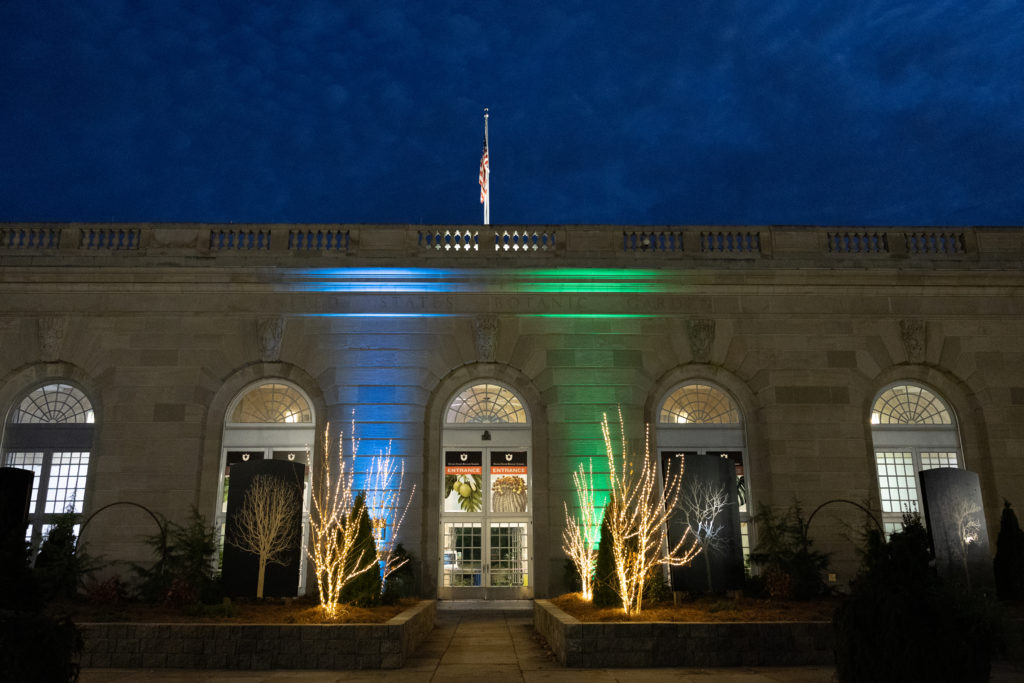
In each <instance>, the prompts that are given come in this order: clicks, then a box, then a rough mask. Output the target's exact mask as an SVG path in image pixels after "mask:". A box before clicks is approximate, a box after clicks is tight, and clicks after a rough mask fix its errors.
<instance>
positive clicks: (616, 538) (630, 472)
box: [601, 409, 701, 615]
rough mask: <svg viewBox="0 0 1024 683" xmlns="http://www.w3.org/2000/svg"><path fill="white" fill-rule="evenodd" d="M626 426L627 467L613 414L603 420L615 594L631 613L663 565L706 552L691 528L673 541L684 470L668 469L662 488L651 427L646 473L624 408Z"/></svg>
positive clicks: (647, 437) (621, 424)
mask: <svg viewBox="0 0 1024 683" xmlns="http://www.w3.org/2000/svg"><path fill="white" fill-rule="evenodd" d="M619 428H620V430H621V436H622V439H621V441H622V443H621V451H620V452H621V458H620V460H621V470H620V468H619V467H616V457H615V452H614V451H615V449H614V448H613V446H612V439H611V429H610V428H609V427H608V416H607V415H603V416H602V418H601V433H602V436H603V437H604V445H605V451H606V455H607V457H608V469H609V480H610V486H611V500H610V501H609V504H608V507H607V508H606V509H605V519H606V520H608V522H609V525H608V526H609V530H610V531H611V540H612V555H613V557H614V560H615V578H616V584H617V585H616V586H615V592H616V593H617V594H618V596H619V599H620V600H621V601H622V609H623V611H624V612H625V613H626V614H627V615H633V614H638V613H639V612H640V611H641V609H642V601H643V594H644V584H645V582H646V581H647V577H648V576H649V575H650V574H651V573H652V571H654V570H655V569H656V568H657V567H659V566H662V565H667V566H673V567H682V566H686V565H688V564H690V563H691V562H693V560H694V559H695V558H696V557H697V556H698V555H699V554H700V552H701V547H700V543H699V539H698V538H697V537H696V535H695V534H693V533H691V531H690V529H689V528H687V529H686V531H685V532H684V533H683V534H682V536H681V537H680V538H679V540H678V542H676V543H675V544H674V545H671V546H670V545H669V541H668V520H669V517H670V515H671V514H672V511H673V510H674V509H675V507H676V505H677V504H678V502H679V491H680V483H681V479H682V472H681V471H680V472H679V473H678V474H669V473H666V480H665V485H664V488H662V487H660V486H658V476H657V467H656V465H655V462H654V459H653V458H652V457H651V446H650V427H649V426H648V427H647V428H646V430H645V438H644V451H643V454H642V459H640V463H639V465H640V471H639V473H637V472H636V469H635V463H636V461H637V459H638V458H637V457H636V456H634V455H633V454H631V453H630V451H629V447H628V443H627V441H626V430H625V425H624V422H623V419H622V411H621V409H620V410H619Z"/></svg>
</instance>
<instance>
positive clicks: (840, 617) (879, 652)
mask: <svg viewBox="0 0 1024 683" xmlns="http://www.w3.org/2000/svg"><path fill="white" fill-rule="evenodd" d="M866 536H867V538H866V544H865V546H866V547H865V549H864V551H863V553H862V555H863V566H862V569H861V571H860V573H859V574H858V576H857V578H856V579H855V580H854V581H853V583H852V586H851V593H850V596H849V597H848V598H847V599H846V600H845V601H844V603H843V604H842V605H841V606H840V607H839V608H838V609H837V610H836V613H835V616H834V618H833V625H834V627H835V633H836V673H837V675H838V678H839V680H840V681H844V682H850V681H854V682H860V681H871V682H872V683H875V682H879V683H882V682H886V681H910V680H920V681H925V680H944V681H958V682H964V683H967V682H972V681H987V680H988V676H989V669H990V659H991V649H992V645H993V640H994V638H995V634H996V627H995V624H996V622H995V619H994V617H993V615H992V612H991V606H990V605H989V604H988V603H986V602H985V601H984V600H983V599H982V598H980V597H977V596H970V595H967V594H964V593H962V592H960V591H953V590H950V589H948V588H947V587H946V586H943V585H942V583H941V582H940V581H939V579H938V577H937V576H936V574H935V572H934V569H933V568H932V567H931V566H930V565H929V562H930V560H931V554H930V552H929V549H928V534H927V532H926V531H925V529H924V527H923V526H922V525H921V522H920V519H919V518H917V517H913V518H911V517H907V518H906V519H905V520H904V528H903V530H902V531H899V532H896V533H894V534H893V535H892V537H891V538H890V539H889V541H888V542H887V541H886V540H885V539H884V537H883V536H882V534H881V533H880V532H879V531H877V530H876V529H869V530H868V531H867V532H866Z"/></svg>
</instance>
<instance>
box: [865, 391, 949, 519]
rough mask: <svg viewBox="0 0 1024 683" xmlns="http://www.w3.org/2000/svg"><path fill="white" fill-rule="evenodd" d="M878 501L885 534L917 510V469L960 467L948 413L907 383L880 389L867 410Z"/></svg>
mask: <svg viewBox="0 0 1024 683" xmlns="http://www.w3.org/2000/svg"><path fill="white" fill-rule="evenodd" d="M871 438H872V441H873V445H874V450H875V472H876V474H877V476H878V492H879V502H880V504H881V507H882V522H883V524H884V526H885V530H886V533H892V532H893V531H896V530H898V529H899V528H900V527H901V526H902V523H903V515H904V514H906V513H920V512H921V509H920V505H919V503H920V500H921V483H920V479H919V477H918V473H919V472H922V471H924V470H930V469H934V468H937V467H963V459H962V457H961V453H960V438H959V434H958V432H957V426H956V421H955V419H954V415H953V411H952V410H951V409H950V408H949V406H948V405H947V404H946V402H945V401H944V400H943V399H942V398H940V397H939V396H938V395H937V394H936V393H935V392H934V391H932V390H931V389H929V388H927V387H924V386H921V385H918V384H910V383H901V384H895V385H892V386H889V387H886V388H885V389H883V390H882V391H881V392H880V393H879V394H878V397H877V398H876V399H875V401H874V403H873V404H872V408H871Z"/></svg>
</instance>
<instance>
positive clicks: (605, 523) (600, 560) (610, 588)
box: [594, 502, 622, 607]
mask: <svg viewBox="0 0 1024 683" xmlns="http://www.w3.org/2000/svg"><path fill="white" fill-rule="evenodd" d="M610 509H611V502H609V503H608V507H607V508H605V511H604V519H603V520H602V521H601V544H600V545H599V546H598V548H597V568H596V569H595V571H594V605H595V606H597V607H615V606H617V605H621V604H622V600H620V599H619V594H618V592H617V591H616V590H615V587H616V586H617V585H618V579H617V577H616V575H615V553H614V552H613V550H612V529H611V522H610V519H609V518H610V515H609V510H610Z"/></svg>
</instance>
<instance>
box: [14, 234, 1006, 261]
mask: <svg viewBox="0 0 1024 683" xmlns="http://www.w3.org/2000/svg"><path fill="white" fill-rule="evenodd" d="M1022 256H1024V227H1020V226H1012V227H899V226H894V227H862V226H855V227H827V226H779V225H773V226H700V225H698V226H621V225H553V226H525V225H500V226H493V225H469V226H466V225H461V226H459V225H451V226H445V225H440V226H439V225H429V226H428V225H385V224H380V225H368V224H351V225H346V224H206V223H131V224H93V223H0V264H2V265H16V264H24V263H26V262H31V263H33V264H36V263H40V264H49V263H53V262H60V263H67V262H74V263H79V264H95V265H107V264H109V265H127V264H128V263H130V262H138V261H139V260H143V261H158V262H159V263H160V264H161V265H189V266H191V265H196V264H206V265H216V266H232V265H248V264H255V265H268V266H293V265H294V266H297V267H303V266H306V265H316V266H324V265H335V266H357V265H359V266H374V265H380V266H387V265H395V264H402V265H406V266H408V265H413V264H415V265H423V266H427V267H436V266H442V265H443V266H445V267H450V266H469V267H490V266H495V265H498V266H501V265H512V264H518V263H522V262H527V263H531V264H535V265H540V264H544V263H546V262H547V263H552V264H554V263H557V264H558V265H578V266H584V265H585V266H607V267H649V266H656V267H659V268H662V267H672V266H674V265H677V266H679V267H687V268H692V267H700V265H701V264H702V263H705V264H710V263H719V264H721V263H723V262H728V261H730V260H732V261H740V262H744V263H757V264H760V265H762V266H765V267H787V266H797V267H806V266H808V265H812V264H813V265H816V266H821V267H829V268H832V267H851V266H853V267H857V266H860V267H878V266H881V265H883V264H885V263H895V264H898V266H899V267H901V268H902V267H923V268H934V267H942V266H941V264H957V266H959V267H968V268H972V269H973V268H982V269H984V268H990V267H996V268H1001V267H1005V266H1006V265H1007V264H1008V263H1009V262H1014V261H1019V260H1020V259H1021V257H1022Z"/></svg>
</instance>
